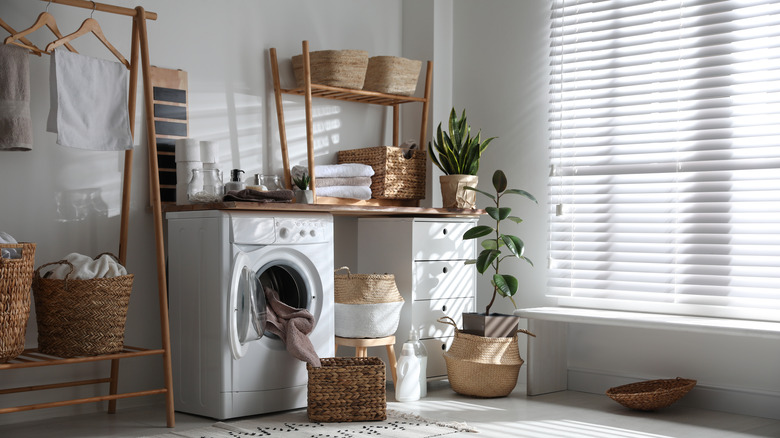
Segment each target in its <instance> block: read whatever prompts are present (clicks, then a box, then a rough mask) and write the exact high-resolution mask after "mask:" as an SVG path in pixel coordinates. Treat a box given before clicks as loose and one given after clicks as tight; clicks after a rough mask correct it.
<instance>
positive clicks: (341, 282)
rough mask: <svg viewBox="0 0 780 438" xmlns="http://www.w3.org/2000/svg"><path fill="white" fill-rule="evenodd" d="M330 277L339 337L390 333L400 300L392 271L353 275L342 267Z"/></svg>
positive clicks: (392, 331)
mask: <svg viewBox="0 0 780 438" xmlns="http://www.w3.org/2000/svg"><path fill="white" fill-rule="evenodd" d="M342 270H346V271H347V273H346V274H336V273H334V276H333V283H334V301H335V309H334V311H335V315H336V318H335V327H334V328H335V332H336V336H339V337H342V338H383V337H385V336H391V335H394V334H395V332H396V330H398V323H399V322H400V320H401V308H402V307H403V304H404V299H403V297H402V296H401V293H400V292H398V286H397V285H396V283H395V276H394V275H393V274H353V273H351V272H350V270H349V268H348V267H346V266H342V267H341V268H339V269H336V271H335V272H339V271H342Z"/></svg>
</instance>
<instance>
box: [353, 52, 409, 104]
mask: <svg viewBox="0 0 780 438" xmlns="http://www.w3.org/2000/svg"><path fill="white" fill-rule="evenodd" d="M420 67H422V61H417V60H414V59H406V58H399V57H397V56H372V57H371V58H369V59H368V68H367V69H366V81H365V84H363V89H364V90H367V91H377V92H380V93H387V94H397V95H400V96H411V95H412V94H414V91H415V90H416V89H417V79H418V78H419V76H420Z"/></svg>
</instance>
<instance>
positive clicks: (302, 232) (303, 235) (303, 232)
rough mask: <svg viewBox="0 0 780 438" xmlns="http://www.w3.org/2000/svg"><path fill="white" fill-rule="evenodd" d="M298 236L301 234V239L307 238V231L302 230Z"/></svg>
mask: <svg viewBox="0 0 780 438" xmlns="http://www.w3.org/2000/svg"><path fill="white" fill-rule="evenodd" d="M298 234H300V235H301V237H306V230H301V231H300V232H299V233H298Z"/></svg>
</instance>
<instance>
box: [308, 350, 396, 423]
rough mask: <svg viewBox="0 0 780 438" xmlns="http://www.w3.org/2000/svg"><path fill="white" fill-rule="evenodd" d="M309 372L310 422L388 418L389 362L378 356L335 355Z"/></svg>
mask: <svg viewBox="0 0 780 438" xmlns="http://www.w3.org/2000/svg"><path fill="white" fill-rule="evenodd" d="M321 362H322V366H321V367H320V368H314V367H312V366H311V365H308V364H307V365H306V369H307V371H308V372H309V387H308V409H307V413H308V416H309V420H310V421H321V422H326V423H327V422H340V421H374V420H376V421H381V420H385V419H387V399H386V397H385V364H384V362H382V360H381V359H379V358H378V357H332V358H324V359H321Z"/></svg>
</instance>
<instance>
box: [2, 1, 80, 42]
mask: <svg viewBox="0 0 780 438" xmlns="http://www.w3.org/2000/svg"><path fill="white" fill-rule="evenodd" d="M46 7H47V8H48V5H47V6H46ZM43 26H46V27H48V28H49V30H51V32H52V33H53V34H54V35H55V36H56V37H57V38H62V33H61V32H60V30H59V29H58V28H57V21H56V20H55V19H54V15H51V14H50V13H48V12H46V11H43V12H41V15H38V19H37V20H35V23H34V24H33V25H32V26H30V27H29V28H28V29H25V30H23V31H21V32H19V33H13V34H12V35H11V36H9V37H8V38H6V39H5V44H15V45H17V46H19V47H24V48H25V49H29V50H32V51H34V52H36V53H43V52H44V51H43V50H41V49H39V48H38V47H37V46H35V44H33V43H31V42H30V41H29V40H27V39H26V38H23V37H24V36H27V35H29V34H31V33H33V32H35V31H36V30H38V29H40V28H41V27H43ZM3 27H5V26H3ZM9 32H10V31H9ZM17 40H21V42H20V41H17ZM65 47H67V48H68V50H70V51H71V52H73V53H78V52H77V51H76V49H74V48H73V46H71V45H70V44H66V45H65Z"/></svg>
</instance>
